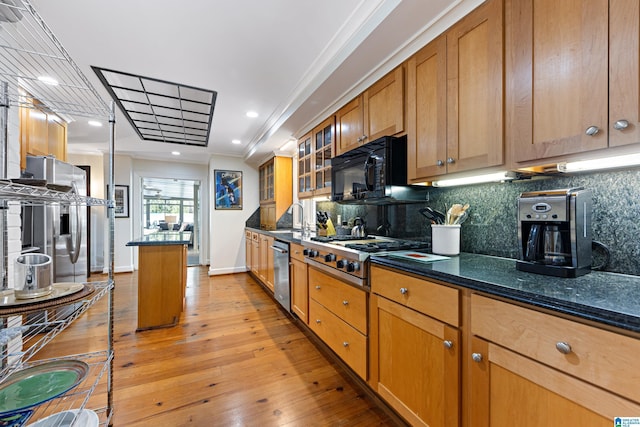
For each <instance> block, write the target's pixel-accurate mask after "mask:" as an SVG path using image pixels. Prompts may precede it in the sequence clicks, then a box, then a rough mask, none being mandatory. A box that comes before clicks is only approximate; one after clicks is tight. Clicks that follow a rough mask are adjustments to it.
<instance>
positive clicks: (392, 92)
mask: <svg viewBox="0 0 640 427" xmlns="http://www.w3.org/2000/svg"><path fill="white" fill-rule="evenodd" d="M363 101H364V108H363V114H364V129H363V130H364V135H365V136H366V138H365V140H364V141H363V142H364V143H367V142H370V141H375V140H376V139H378V138H380V137H383V136H388V135H396V134H398V133H400V132H403V131H404V67H403V66H399V67H398V68H396V69H395V70H393V71H392V72H390V73H389V74H387V75H386V76H384V77H383V78H381V79H380V80H378V81H377V82H376V83H374V84H373V85H371V87H370V88H369V89H367V90H366V91H365V92H364V94H363Z"/></svg>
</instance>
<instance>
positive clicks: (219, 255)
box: [208, 156, 260, 276]
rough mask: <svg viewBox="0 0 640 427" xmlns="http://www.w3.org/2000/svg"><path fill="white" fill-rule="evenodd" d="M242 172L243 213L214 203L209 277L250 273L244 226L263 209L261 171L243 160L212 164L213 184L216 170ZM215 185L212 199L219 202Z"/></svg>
mask: <svg viewBox="0 0 640 427" xmlns="http://www.w3.org/2000/svg"><path fill="white" fill-rule="evenodd" d="M216 169H218V170H220V169H222V170H233V171H241V172H242V210H216V209H214V206H213V202H212V207H211V210H210V212H211V219H210V229H211V232H210V237H211V241H210V251H209V253H210V254H211V259H210V265H209V275H210V276H212V275H218V274H230V273H239V272H244V271H246V261H245V246H244V244H245V241H244V224H245V222H246V220H247V219H248V218H249V217H250V216H251V215H252V214H253V213H254V212H255V210H256V209H258V208H259V206H260V205H259V195H258V171H257V170H256V169H254V168H252V167H251V166H249V165H247V164H246V163H244V161H242V159H240V158H234V157H222V156H215V158H213V159H211V161H210V162H209V177H210V179H209V182H211V183H214V182H215V181H214V170H216ZM213 187H214V185H213V184H212V185H210V186H209V192H208V193H209V195H208V198H209V200H215V188H213Z"/></svg>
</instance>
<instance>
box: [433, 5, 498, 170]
mask: <svg viewBox="0 0 640 427" xmlns="http://www.w3.org/2000/svg"><path fill="white" fill-rule="evenodd" d="M503 14H504V5H503V0H490V1H488V2H486V3H485V4H483V5H482V6H480V7H479V8H477V9H476V10H474V11H473V12H471V13H470V14H469V15H467V16H466V17H464V18H463V19H462V20H461V21H460V22H458V23H457V24H455V25H454V26H453V27H452V28H451V29H450V30H449V31H447V82H448V85H447V158H446V160H445V162H446V163H447V172H448V173H451V172H461V171H467V170H474V169H480V168H485V167H490V166H497V165H501V164H503V163H504V142H503V141H504V136H503V135H504V120H503V113H504V107H503V106H504V94H503V84H504V83H503V82H504V66H503V64H504V53H503V52H504V23H503V22H504V20H503Z"/></svg>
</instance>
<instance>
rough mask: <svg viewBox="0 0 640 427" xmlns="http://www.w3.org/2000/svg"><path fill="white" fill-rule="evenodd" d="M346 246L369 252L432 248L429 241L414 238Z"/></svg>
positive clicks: (348, 244)
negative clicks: (414, 239)
mask: <svg viewBox="0 0 640 427" xmlns="http://www.w3.org/2000/svg"><path fill="white" fill-rule="evenodd" d="M344 246H345V247H346V248H349V249H355V250H357V251H362V252H369V253H375V252H388V251H403V250H414V251H416V250H421V249H429V248H430V245H429V244H428V243H427V242H419V241H413V240H401V241H394V242H372V243H347V244H346V245H344Z"/></svg>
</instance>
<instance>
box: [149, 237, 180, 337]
mask: <svg viewBox="0 0 640 427" xmlns="http://www.w3.org/2000/svg"><path fill="white" fill-rule="evenodd" d="M138 265H139V272H138V330H145V329H154V328H162V327H168V326H174V325H175V324H176V323H177V322H178V320H179V319H180V314H181V313H182V310H183V308H184V298H185V285H186V283H187V277H186V276H187V245H146V246H145V245H141V246H139V255H138Z"/></svg>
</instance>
